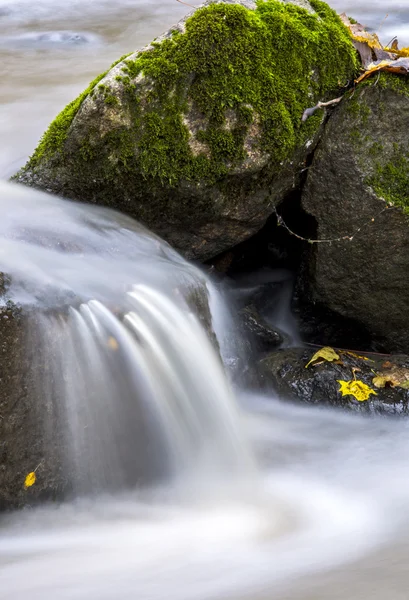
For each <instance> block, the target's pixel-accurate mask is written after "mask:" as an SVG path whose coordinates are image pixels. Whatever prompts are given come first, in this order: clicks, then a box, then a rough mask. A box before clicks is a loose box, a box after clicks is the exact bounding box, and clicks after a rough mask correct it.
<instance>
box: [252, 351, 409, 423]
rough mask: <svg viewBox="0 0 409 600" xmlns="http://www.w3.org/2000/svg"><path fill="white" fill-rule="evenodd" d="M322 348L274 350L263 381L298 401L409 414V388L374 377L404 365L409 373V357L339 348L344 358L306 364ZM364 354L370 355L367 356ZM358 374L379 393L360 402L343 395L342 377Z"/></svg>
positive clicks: (264, 367) (264, 363)
mask: <svg viewBox="0 0 409 600" xmlns="http://www.w3.org/2000/svg"><path fill="white" fill-rule="evenodd" d="M316 350H318V348H314V349H311V348H310V349H307V348H305V349H304V348H291V349H284V350H278V351H276V352H272V353H271V354H269V355H268V357H266V358H264V359H263V360H262V361H261V363H260V367H261V372H262V377H263V385H264V387H265V388H267V389H269V390H271V389H272V390H274V391H275V392H277V393H278V394H279V395H280V397H281V398H283V399H288V400H292V401H295V402H303V403H307V404H315V405H318V406H332V407H335V408H342V409H345V410H349V411H354V412H360V413H364V414H385V415H403V416H407V415H409V405H408V403H409V390H408V389H404V388H402V387H391V386H387V387H385V388H377V387H376V386H375V385H374V383H373V379H374V377H375V376H376V374H379V373H383V372H389V373H396V369H403V370H404V371H405V372H406V371H407V372H408V373H409V370H408V368H409V357H408V356H406V355H379V354H367V355H365V354H362V355H361V353H359V355H355V356H354V355H353V354H348V353H347V352H338V354H339V356H340V362H342V364H335V363H334V362H323V363H322V364H319V365H316V366H313V365H311V366H309V367H308V368H306V365H307V364H308V362H309V361H310V360H311V358H312V356H313V355H314V353H315V351H316ZM360 356H362V357H363V356H366V357H367V358H368V359H369V360H364V359H363V358H362V357H360ZM354 378H356V379H357V380H359V381H362V382H363V383H364V384H366V385H368V386H369V387H370V388H371V389H372V390H373V391H375V392H376V395H374V394H371V395H370V396H369V399H368V400H365V401H363V402H359V401H358V400H356V399H355V398H354V397H353V396H351V395H347V396H342V394H341V392H340V384H339V383H338V381H339V380H341V381H351V380H353V379H354Z"/></svg>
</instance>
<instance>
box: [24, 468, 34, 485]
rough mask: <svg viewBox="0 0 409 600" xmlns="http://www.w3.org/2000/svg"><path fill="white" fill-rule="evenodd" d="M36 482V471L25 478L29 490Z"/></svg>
mask: <svg viewBox="0 0 409 600" xmlns="http://www.w3.org/2000/svg"><path fill="white" fill-rule="evenodd" d="M35 482H36V474H35V473H34V471H32V472H31V473H29V474H28V475H27V477H26V478H25V480H24V487H26V488H29V487H31V486H32V485H34V484H35Z"/></svg>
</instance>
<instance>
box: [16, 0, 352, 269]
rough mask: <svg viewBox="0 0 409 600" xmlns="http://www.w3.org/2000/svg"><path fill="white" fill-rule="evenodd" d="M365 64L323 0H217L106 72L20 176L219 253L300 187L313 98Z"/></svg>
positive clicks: (315, 122) (196, 252) (310, 140)
mask: <svg viewBox="0 0 409 600" xmlns="http://www.w3.org/2000/svg"><path fill="white" fill-rule="evenodd" d="M356 66H357V62H356V56H355V51H354V49H353V46H352V43H351V41H350V38H349V34H348V32H347V31H346V29H345V28H344V26H343V25H342V24H341V22H340V20H339V19H338V17H337V15H336V14H335V12H334V11H333V10H332V9H330V8H329V7H328V6H327V5H326V4H325V3H323V2H321V1H320V0H310V2H309V3H308V2H306V1H305V0H303V1H295V2H292V1H289V2H285V3H283V2H280V1H278V0H269V1H268V2H262V3H257V4H256V2H253V1H252V0H237V1H235V2H234V1H233V2H232V1H231V0H226V1H224V2H207V3H206V5H205V6H203V7H202V8H199V9H198V10H196V11H195V12H194V13H193V14H192V15H190V16H188V17H186V18H185V19H184V20H183V21H181V22H180V23H179V24H178V25H177V26H175V27H174V28H172V29H171V30H170V31H168V32H167V33H166V34H164V35H163V36H161V37H160V38H159V39H157V40H155V41H154V42H152V44H150V45H149V46H147V47H146V48H144V49H143V50H142V51H138V52H134V53H132V54H129V55H128V56H125V57H122V58H121V59H120V60H119V61H118V62H117V63H116V64H114V65H113V66H112V67H111V68H110V69H109V71H107V72H106V73H103V74H102V75H100V76H99V77H97V78H96V79H95V80H94V81H93V82H92V83H91V84H90V86H89V87H88V89H87V90H85V91H84V92H83V93H82V94H81V95H80V96H79V98H77V99H76V100H74V101H73V102H72V103H71V104H69V105H68V106H67V107H66V108H65V109H64V110H63V112H62V113H61V114H60V115H59V116H58V117H57V118H56V120H55V121H54V122H53V123H52V124H51V125H50V127H49V129H48V131H47V132H46V133H45V134H44V136H43V138H42V140H41V141H40V144H39V146H38V147H37V149H36V150H35V152H34V154H33V155H32V157H31V158H30V160H29V161H28V163H27V165H26V166H25V167H24V168H23V169H22V170H21V172H20V173H18V174H17V175H16V176H15V179H17V180H18V181H20V182H23V183H25V184H28V185H32V186H35V187H39V188H42V189H46V190H49V191H52V192H55V193H58V194H61V195H64V196H66V197H69V198H73V199H77V200H80V201H85V202H94V203H101V204H104V205H107V206H111V207H113V208H116V209H119V210H122V211H124V212H126V213H128V214H130V215H131V216H133V217H135V218H136V219H138V220H140V221H141V222H142V223H144V224H145V225H147V226H148V227H149V228H151V229H152V230H153V231H155V232H156V233H158V234H159V235H161V236H162V237H164V238H165V239H166V240H167V241H169V242H170V243H171V244H172V245H173V246H174V247H176V248H177V249H178V250H180V251H181V252H182V253H183V254H184V255H185V256H186V257H188V258H197V259H201V260H203V259H207V258H209V257H212V256H215V255H216V254H218V253H220V252H222V251H224V250H225V249H227V248H229V247H231V246H232V245H235V244H237V243H239V242H240V241H242V240H244V239H246V238H248V237H249V236H251V235H252V234H253V233H255V232H256V231H257V230H258V229H260V228H261V227H262V225H263V224H264V222H265V221H266V219H267V217H268V216H269V215H270V214H271V212H272V209H273V207H274V206H275V205H276V204H277V203H278V202H279V201H280V200H282V198H283V196H284V195H285V194H286V193H287V192H288V191H289V190H290V189H291V188H292V187H293V186H294V185H296V183H297V181H298V176H299V173H300V170H301V169H302V167H303V165H304V161H305V158H306V156H307V154H308V153H309V152H310V151H311V149H312V148H313V147H314V145H315V142H316V137H317V132H318V131H319V129H320V125H321V122H322V114H321V115H319V114H316V115H315V116H314V117H312V118H311V119H309V120H308V121H307V122H306V123H302V122H301V116H302V114H303V112H304V110H305V108H307V107H308V106H312V105H314V104H315V103H316V102H317V100H319V99H323V98H324V97H325V96H327V95H328V94H333V93H337V88H339V87H343V86H344V85H345V84H346V83H347V81H348V80H350V79H351V78H352V77H353V75H354V73H355V70H356ZM338 93H339V92H338Z"/></svg>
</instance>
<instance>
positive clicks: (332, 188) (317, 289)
mask: <svg viewBox="0 0 409 600" xmlns="http://www.w3.org/2000/svg"><path fill="white" fill-rule="evenodd" d="M408 131H409V80H408V79H407V78H405V77H403V78H402V77H399V76H395V75H388V74H381V75H380V77H379V80H378V79H377V78H373V79H371V80H369V81H368V82H367V83H366V84H365V85H362V86H358V88H357V89H356V91H355V92H354V94H353V95H351V96H349V97H346V98H345V99H344V101H343V102H342V103H341V105H340V106H339V108H337V109H336V110H335V112H334V113H333V115H332V116H331V118H330V119H329V122H328V124H327V127H326V130H325V134H324V136H323V139H322V140H321V142H320V145H319V147H318V149H317V150H316V152H315V155H314V160H313V163H312V166H311V168H310V169H309V174H308V179H307V184H306V186H305V189H304V193H303V197H302V206H303V208H304V209H305V210H306V211H307V212H308V213H309V214H311V215H313V216H314V217H315V219H316V221H317V234H316V235H317V238H318V239H328V240H334V241H333V242H332V243H319V244H311V245H310V254H309V266H308V270H307V272H306V273H305V275H304V278H303V281H302V282H301V286H300V285H299V286H298V288H299V289H300V288H301V289H302V290H304V295H305V296H306V295H307V294H308V296H309V301H310V302H311V303H312V304H315V303H318V304H320V305H322V306H325V307H327V308H328V309H329V310H331V311H333V312H334V313H336V314H338V315H341V316H342V317H344V318H347V319H351V320H354V321H355V322H357V323H358V325H359V326H360V327H361V328H363V329H364V330H366V332H367V333H368V335H369V336H370V337H371V338H372V340H373V347H377V348H382V349H384V350H385V351H388V352H405V351H406V352H407V351H408V349H409V311H408V306H409V217H408V211H409V135H408ZM339 238H344V239H342V240H341V241H336V240H338V239H339Z"/></svg>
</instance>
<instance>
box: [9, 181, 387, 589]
mask: <svg viewBox="0 0 409 600" xmlns="http://www.w3.org/2000/svg"><path fill="white" fill-rule="evenodd" d="M0 208H1V211H2V214H3V215H4V218H3V219H2V221H1V223H0V269H1V270H2V271H3V272H4V273H7V275H8V278H7V285H6V287H7V291H6V295H7V297H8V298H9V299H10V300H12V301H14V302H17V303H19V304H20V305H21V306H22V310H23V312H24V311H26V312H27V315H28V316H29V317H30V318H29V321H30V320H33V321H34V323H33V334H32V335H31V336H30V340H31V345H34V348H32V353H33V354H38V356H39V363H40V365H41V367H42V368H41V369H40V370H38V376H37V378H36V381H37V383H38V384H39V389H38V390H37V394H38V392H39V393H40V394H42V395H47V396H49V398H48V401H47V403H46V404H47V406H50V405H55V404H57V414H58V420H57V421H58V427H57V430H55V429H53V428H52V427H48V428H47V426H46V423H44V431H47V430H48V435H51V436H54V438H55V437H57V438H58V439H59V443H60V446H61V447H62V448H63V449H64V452H63V454H64V461H65V464H64V465H63V467H64V469H65V472H66V473H67V476H68V477H69V478H70V479H71V482H72V485H73V487H74V493H75V495H76V496H77V498H78V499H77V500H76V501H73V500H71V504H66V505H63V506H61V507H58V508H57V509H52V508H50V507H48V508H45V509H37V510H36V511H35V512H34V513H33V514H32V516H30V515H27V516H26V517H24V516H20V517H14V516H11V517H9V518H7V517H6V518H3V521H2V522H1V521H0V526H2V530H3V537H0V581H1V585H2V593H3V595H2V598H4V599H5V600H11V599H13V600H19V599H22V598H25V597H26V596H27V595H28V594H29V595H30V597H31V598H34V599H37V598H38V599H39V600H40V598H41V600H44V599H46V600H48V599H51V598H55V597H58V598H62V599H64V598H67V599H74V598H75V599H83V598H84V599H85V598H86V599H87V600H89V599H92V600H113V599H114V598H115V599H116V598H120V599H121V600H128V599H129V600H133V599H134V598H136V597H137V598H143V599H145V598H146V599H152V600H161V599H162V598H164V597H166V598H168V597H173V598H178V600H184V599H186V600H193V599H194V598H213V597H219V598H220V597H224V596H225V595H229V594H231V593H233V594H235V593H237V590H239V591H240V592H241V593H247V592H249V591H250V590H253V591H254V590H257V593H258V594H262V593H263V590H265V586H266V584H267V586H269V585H272V582H280V581H282V580H283V579H286V578H287V577H288V576H289V575H291V573H294V572H295V573H303V572H305V571H307V572H308V571H309V570H311V569H314V566H311V561H310V554H311V548H314V549H315V562H314V564H316V563H317V564H319V565H320V568H322V566H323V565H331V564H333V562H334V561H337V560H338V559H339V558H340V557H341V556H343V555H344V548H345V545H346V544H347V543H348V540H349V539H350V537H351V535H353V532H354V531H355V530H356V528H357V527H358V528H359V531H360V532H361V534H363V539H362V540H360V541H357V542H356V543H355V548H354V553H351V556H359V554H360V553H362V552H363V551H364V550H365V549H366V548H367V545H368V543H367V541H366V540H367V537H368V534H369V531H372V538H373V537H374V533H373V531H374V529H375V528H374V518H375V516H376V515H377V511H376V510H369V511H368V510H367V507H364V506H363V503H362V500H361V499H360V497H359V495H358V496H357V497H354V495H350V496H345V497H344V496H343V492H342V491H341V492H339V491H337V492H336V493H335V492H333V491H331V490H328V489H327V488H326V487H325V486H322V484H319V483H317V484H315V483H314V484H308V483H307V484H303V483H302V479H300V478H299V477H296V478H292V477H291V476H289V475H285V476H283V473H280V471H279V470H278V477H277V478H273V479H271V478H270V477H269V476H266V475H265V474H264V476H263V479H262V478H261V477H260V474H259V473H258V472H257V469H256V468H255V466H254V457H253V454H252V451H250V449H249V444H248V441H247V439H246V438H247V433H245V432H247V431H248V427H249V423H248V422H247V421H246V423H244V422H243V414H242V412H241V411H240V410H239V408H238V405H237V401H236V398H235V397H234V396H233V393H232V391H231V387H230V384H229V382H228V380H227V378H226V375H225V373H224V370H223V366H222V362H221V359H220V356H218V346H217V341H216V338H215V335H214V332H213V330H212V327H213V323H212V319H211V314H210V310H209V305H208V295H209V294H210V296H211V302H210V306H211V308H212V309H213V311H214V312H215V313H216V316H217V318H216V319H215V320H214V323H215V324H216V329H217V330H219V331H220V330H223V328H224V327H225V323H226V315H227V314H228V311H227V309H226V307H225V306H223V305H222V304H221V297H220V296H219V295H218V293H217V290H216V289H215V288H214V286H213V285H212V284H211V283H210V282H209V281H208V279H207V278H206V277H205V275H204V274H203V273H201V272H200V271H199V270H198V269H197V268H196V267H194V266H192V265H190V264H188V263H186V262H185V261H184V260H183V259H182V258H181V257H180V256H179V255H178V254H177V253H176V252H175V251H173V250H172V249H171V248H170V247H169V246H168V245H167V244H165V243H164V242H162V241H160V240H159V239H158V238H157V237H155V236H154V235H153V234H150V233H149V232H147V231H146V230H145V229H144V228H142V227H141V226H139V225H137V224H136V223H134V222H133V221H132V220H131V219H128V218H126V217H123V216H121V215H119V214H117V213H114V212H112V211H109V210H106V209H100V208H96V207H90V206H85V205H78V204H74V203H70V202H67V201H63V200H59V199H57V198H54V197H52V196H49V195H45V194H41V193H39V192H34V191H32V190H27V189H24V188H21V187H17V186H14V185H11V184H4V183H2V184H0ZM200 319H201V321H202V322H200ZM227 321H228V322H229V323H230V325H229V331H234V327H232V319H231V318H228V319H227ZM206 330H207V331H206ZM227 337H229V336H227ZM220 339H221V340H222V341H223V343H222V354H223V355H225V354H226V352H227V353H228V352H229V351H230V352H231V349H232V348H233V347H234V343H232V340H231V339H230V340H229V339H227V340H226V331H224V332H223V331H222V335H221V336H220ZM44 365H46V368H44ZM31 392H32V394H33V400H32V402H33V403H34V402H35V394H34V392H35V390H31ZM253 404H254V405H256V399H255V398H253ZM260 419H261V416H259V417H254V421H250V424H251V423H253V424H254V425H256V426H257V430H258V431H259V433H258V434H257V437H258V438H259V439H260V437H261V439H262V437H263V434H262V433H261V432H262V431H264V427H265V423H266V422H265V419H264V418H263V419H262V429H261V431H260V424H261V423H259V420H260ZM44 421H46V414H44ZM278 423H280V419H278V420H277V421H276V422H275V424H274V422H273V431H274V435H275V436H276V438H277V439H278V440H279V439H280V436H279V432H280V426H278V428H277V424H278ZM244 426H245V428H244ZM250 429H251V427H250ZM260 434H261V435H260ZM54 442H55V440H54ZM277 449H279V446H278V448H277ZM260 452H261V455H263V453H264V450H263V448H261V449H260ZM46 453H47V449H46ZM45 461H47V457H46V458H45ZM317 490H318V496H317ZM297 498H302V504H301V505H300V504H299V503H298V502H295V499H297ZM72 502H74V503H72ZM346 502H348V504H349V507H350V508H352V512H351V513H350V514H345V512H344V510H343V507H344V505H345V503H346ZM16 519H17V521H16ZM16 526H17V530H16ZM19 528H20V529H19ZM334 535H336V536H337V540H338V543H337V545H336V547H331V539H332V536H334ZM271 556H274V569H273V570H272V571H271V566H270V561H271ZM290 557H291V560H290ZM2 564H3V566H1V565H2ZM315 568H316V567H315ZM159 572H160V577H159V579H158V577H157V574H158V573H159ZM17 573H18V574H17ZM252 593H253V592H252ZM251 597H252V598H254V595H252V596H251Z"/></svg>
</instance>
